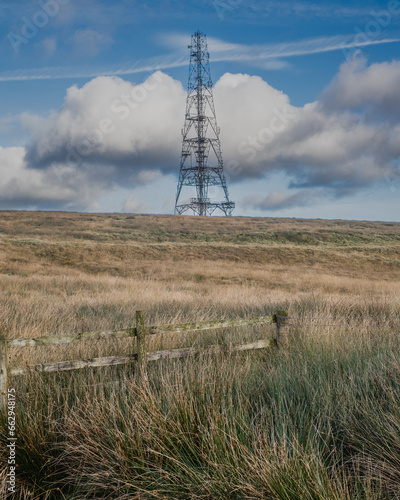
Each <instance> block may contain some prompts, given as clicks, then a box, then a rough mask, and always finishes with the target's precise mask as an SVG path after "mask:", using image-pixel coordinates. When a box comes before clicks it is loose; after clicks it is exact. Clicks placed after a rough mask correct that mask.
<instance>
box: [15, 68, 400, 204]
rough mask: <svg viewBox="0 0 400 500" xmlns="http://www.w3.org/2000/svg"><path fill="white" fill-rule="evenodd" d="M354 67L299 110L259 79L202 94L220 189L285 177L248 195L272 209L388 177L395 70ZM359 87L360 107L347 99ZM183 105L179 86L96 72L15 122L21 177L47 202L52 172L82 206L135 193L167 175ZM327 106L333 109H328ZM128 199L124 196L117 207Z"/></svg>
mask: <svg viewBox="0 0 400 500" xmlns="http://www.w3.org/2000/svg"><path fill="white" fill-rule="evenodd" d="M357 64H358V63H355V62H350V63H346V64H345V65H343V66H342V67H341V69H340V72H339V75H338V77H337V79H336V80H335V81H334V82H333V83H332V84H331V85H330V87H329V89H328V90H327V91H326V92H325V93H324V94H323V95H322V96H321V99H320V100H319V101H316V102H313V103H309V104H306V105H305V106H303V107H295V106H293V105H291V103H290V100H289V97H288V96H287V95H286V94H284V93H283V92H282V91H279V90H277V89H275V88H273V87H272V86H270V85H269V84H268V83H267V82H265V81H264V80H263V79H262V78H260V77H257V76H249V75H246V74H230V73H226V74H225V75H223V76H222V77H221V78H220V80H219V81H218V82H217V83H216V85H215V88H214V98H215V107H216V112H217V118H218V125H219V126H220V128H221V142H222V153H223V157H224V164H225V172H226V176H227V178H228V183H229V184H230V183H234V182H238V181H243V180H246V179H252V178H263V177H265V176H266V175H268V174H270V173H272V172H274V171H279V172H282V173H285V174H286V176H287V178H288V182H289V188H296V189H297V190H299V189H300V191H297V192H295V193H294V194H292V193H291V192H289V194H284V195H280V194H279V193H274V194H271V195H270V196H269V197H268V196H267V197H266V198H265V197H264V198H262V199H260V200H253V201H254V203H256V204H257V205H258V206H259V207H261V206H262V207H264V209H268V210H275V209H277V207H278V208H282V207H283V206H285V205H286V206H294V204H297V205H299V204H300V203H303V202H305V200H306V199H312V200H314V199H315V198H314V195H315V193H316V191H315V190H318V189H320V188H321V189H324V190H325V192H326V193H328V194H329V196H346V195H349V194H350V193H354V192H355V191H357V190H361V189H365V188H367V187H371V186H374V185H376V184H379V183H383V182H386V181H387V179H391V178H392V177H397V171H398V168H397V163H396V161H395V160H396V159H397V158H398V157H399V156H400V143H399V141H398V137H399V132H400V109H398V110H396V109H397V108H396V107H395V106H394V107H393V110H392V115H391V118H390V120H386V121H385V120H384V119H383V118H382V117H384V115H385V113H384V111H385V107H386V106H387V101H386V98H385V95H386V94H391V92H394V84H393V82H394V81H395V79H394V78H393V76H392V75H393V74H397V73H396V72H397V68H398V63H397V62H393V63H384V64H381V65H373V66H367V65H366V64H365V65H364V66H360V65H357ZM377 74H379V75H380V79H378V78H377ZM359 80H360V81H362V96H363V97H362V100H361V101H360V100H359V98H358V95H357V93H356V92H354V93H352V92H353V86H354V85H356V84H357V82H358V81H359ZM354 82H355V83H354ZM343 89H349V90H348V92H347V94H346V92H345V91H344V90H343ZM341 90H343V93H344V94H346V95H347V97H343V96H342V92H341ZM369 93H371V102H373V103H374V106H375V108H374V109H375V111H376V113H377V116H378V115H379V116H381V119H380V120H371V116H370V111H369V110H364V108H363V106H362V105H361V104H359V103H360V102H361V103H367V102H368V95H369ZM376 93H377V94H378V96H380V97H379V98H378V97H376ZM374 96H375V97H374ZM185 98H186V92H185V90H184V89H183V87H182V84H181V83H180V82H178V81H176V80H174V79H172V78H171V77H169V76H167V75H165V74H164V73H161V72H156V73H155V74H154V75H152V76H151V77H149V78H148V79H147V80H146V81H145V82H143V83H142V84H140V85H132V84H131V83H129V82H126V81H124V80H122V79H120V78H117V77H99V78H95V79H93V80H91V81H90V82H88V83H87V84H86V85H84V86H83V87H81V88H78V87H76V86H73V87H71V88H70V89H68V92H67V95H66V98H65V102H64V105H63V107H62V109H61V110H60V111H59V112H56V113H53V115H51V116H50V117H49V118H48V119H46V120H45V121H43V119H38V118H35V117H32V116H28V115H26V116H24V118H23V122H24V123H25V125H26V126H28V127H31V128H32V130H33V132H32V141H31V144H30V145H29V147H28V148H27V154H26V158H25V161H26V166H23V169H24V170H23V172H21V179H25V178H27V179H30V177H29V176H33V180H34V182H33V185H36V186H39V185H40V183H41V182H43V185H44V186H45V187H44V188H43V189H42V190H41V189H39V187H37V189H36V192H37V193H42V194H41V196H43V197H44V199H46V200H47V199H48V198H49V196H50V195H49V194H48V193H47V191H48V189H49V186H50V187H51V186H58V184H57V175H58V179H59V180H58V182H60V175H61V176H62V177H61V178H62V191H61V192H60V193H59V194H58V195H59V196H60V199H62V200H65V202H67V200H70V202H71V203H78V201H77V200H78V194H79V200H80V203H81V204H85V203H87V200H89V199H92V200H93V199H95V198H96V196H99V194H101V193H104V192H105V191H106V190H113V189H116V188H117V187H118V186H119V187H123V188H125V189H135V188H136V187H138V186H140V185H146V184H149V183H151V182H153V181H158V180H160V179H163V176H165V175H168V174H174V175H176V176H177V175H178V169H179V156H180V149H181V140H182V137H181V134H180V132H181V128H182V125H183V122H184V113H185ZM338 99H342V101H341V102H342V104H341V105H340V106H332V105H330V104H332V103H334V102H335V100H338ZM374 99H375V100H374ZM355 107H356V108H357V109H356V111H357V112H354V109H353V108H355ZM21 168H22V167H21ZM396 169H397V170H396ZM23 182H25V181H23ZM23 182H22V181H21V183H22V184H21V185H24V186H25V184H23ZM35 183H36V184H35ZM24 189H26V188H24ZM60 189H61V188H60ZM55 192H57V190H56V189H53V191H52V193H51V196H53V193H55ZM310 193H313V196H310ZM318 193H320V191H318ZM318 195H319V194H318ZM132 200H133V201H132ZM63 203H64V202H63ZM135 203H136V201H135V198H132V199H131V200H128V201H127V202H126V203H125V208H126V207H128V206H130V207H132V209H133V208H134V207H135Z"/></svg>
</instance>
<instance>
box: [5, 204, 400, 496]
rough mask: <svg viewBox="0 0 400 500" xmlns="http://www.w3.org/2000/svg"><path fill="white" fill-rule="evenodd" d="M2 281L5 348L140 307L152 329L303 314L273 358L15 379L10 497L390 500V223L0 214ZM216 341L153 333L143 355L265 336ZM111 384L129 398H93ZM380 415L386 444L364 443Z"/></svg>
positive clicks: (74, 353) (215, 337)
mask: <svg viewBox="0 0 400 500" xmlns="http://www.w3.org/2000/svg"><path fill="white" fill-rule="evenodd" d="M0 274H1V291H0V293H1V304H2V307H1V308H0V331H6V332H7V333H8V335H9V337H11V338H17V337H29V336H35V337H36V336H41V335H48V334H55V333H67V332H68V333H70V332H78V331H96V330H103V329H117V328H127V327H129V326H132V325H133V323H134V316H135V311H136V310H139V309H141V310H144V311H145V314H146V318H147V321H148V322H149V323H152V324H160V323H174V322H181V321H191V320H208V319H209V320H212V319H222V318H227V317H246V316H257V315H261V314H268V313H271V312H274V311H276V310H277V309H288V310H289V314H290V315H291V316H292V317H295V318H298V319H296V320H293V324H294V325H295V326H292V327H290V335H291V337H292V338H293V342H295V346H296V347H295V350H294V351H293V353H292V352H291V353H290V354H289V355H287V356H286V357H283V358H280V357H279V356H276V355H275V354H274V355H271V354H268V353H265V354H260V355H259V354H257V355H251V354H249V355H246V356H243V355H242V356H237V357H236V356H234V357H232V359H226V358H224V357H223V356H222V357H216V358H214V357H213V358H207V357H205V358H202V359H200V360H197V361H195V362H194V361H193V362H182V363H170V364H168V363H167V364H163V363H158V364H157V366H155V365H153V367H152V368H151V370H150V371H151V373H150V385H149V387H148V388H145V389H144V388H143V387H138V386H137V385H136V383H135V381H134V380H132V379H131V377H130V375H131V371H132V370H131V369H129V368H127V369H110V370H108V369H105V370H93V371H83V372H76V373H74V374H67V375H66V374H63V375H60V376H58V375H52V376H51V377H44V378H42V377H40V376H35V375H32V376H31V377H26V378H24V379H22V378H19V379H17V378H16V379H14V380H12V384H15V386H16V387H17V391H18V394H19V399H20V411H21V412H22V413H21V417H20V418H21V422H20V428H19V439H20V494H21V498H33V496H28V493H29V492H30V493H32V495H36V496H37V497H39V496H42V497H43V498H45V497H46V494H47V495H48V497H49V498H52V497H54V498H63V497H62V495H68V494H70V495H72V496H70V497H69V498H86V497H87V498H92V497H93V495H94V497H96V498H103V497H104V498H119V499H123V498H151V497H153V498H154V497H155V498H210V499H211V498H227V499H228V498H229V499H230V498H237V499H239V498H240V499H243V498H260V499H261V498H282V499H283V498H285V499H292V498H293V499H294V498H313V499H314V498H321V499H322V498H324V499H328V498H332V499H334V498H335V499H345V498H346V499H349V500H350V499H354V498H360V499H362V498H363V499H364V498H365V499H367V498H376V499H378V498H398V496H396V495H398V494H400V488H398V487H397V486H396V484H397V483H396V482H397V480H400V478H399V476H398V474H397V472H396V464H397V463H398V462H396V461H397V460H399V457H400V450H399V453H397V451H396V450H397V449H396V446H397V444H398V441H396V438H395V436H396V433H395V431H396V429H397V427H396V426H399V421H398V417H399V414H400V410H399V408H398V405H397V406H396V403H395V401H393V402H392V403H390V401H392V399H393V397H394V396H393V395H394V394H396V395H397V393H398V391H399V387H400V384H399V386H397V385H396V384H397V381H398V380H399V378H400V376H399V374H400V369H399V364H398V361H396V355H397V354H396V353H397V352H398V351H399V346H398V341H397V339H398V333H399V327H398V324H399V317H400V279H399V278H400V224H396V223H383V222H381V223H379V222H348V221H322V220H315V221H311V220H292V219H251V218H230V219H228V218H191V217H173V216H151V215H123V214H110V215H101V214H74V213H50V212H1V213H0ZM311 316H313V317H322V318H325V319H324V320H321V321H320V320H315V321H314V322H310V320H309V318H310V317H311ZM369 317H372V318H374V319H373V320H370V319H368V318H369ZM393 318H394V319H395V320H396V319H397V323H396V321H395V322H394V323H393ZM376 322H379V324H380V325H381V326H385V328H376V327H374V326H371V325H374V323H376ZM331 325H333V326H331ZM221 335H222V334H221V332H217V333H216V334H207V335H204V334H202V335H198V334H191V335H187V336H182V335H174V336H164V337H159V338H157V336H155V337H154V338H153V339H152V340H151V345H150V349H153V348H154V349H160V348H169V347H180V346H182V347H183V346H187V345H203V344H207V343H215V342H216V341H217V342H227V341H228V338H229V341H237V342H241V341H243V340H244V341H246V340H250V339H255V338H260V337H262V336H264V335H265V331H263V329H260V328H258V329H253V330H248V331H243V330H236V331H231V332H228V333H227V336H224V337H222V336H221ZM130 342H131V341H130V340H129V339H127V340H120V341H118V342H96V343H89V344H81V345H75V346H74V347H71V346H68V347H67V348H65V347H54V348H51V349H40V348H30V349H20V350H17V349H12V350H10V362H11V363H12V364H14V365H21V364H22V365H23V364H34V363H39V362H49V361H58V360H62V359H78V358H82V357H83V358H85V357H94V356H98V355H111V354H117V353H121V352H127V351H129V352H131V351H132V346H131V345H130ZM397 359H398V358H397ZM335 363H336V364H335ZM388 373H390V374H391V375H390V377H389V376H388ZM115 377H119V378H120V379H121V381H123V384H124V386H125V388H126V392H125V391H120V390H117V391H115V388H114V389H112V388H111V387H109V386H107V385H104V382H105V381H109V380H110V378H115ZM335 377H336V379H335ZM349 377H350V378H349ZM349 380H352V381H353V382H352V384H353V385H351V384H350V389H351V390H350V389H349V387H348V386H349V383H348V381H349ZM121 383H122V382H121ZM99 384H100V385H99ZM210 384H211V385H210ZM85 386H89V387H91V389H87V388H85ZM376 387H380V390H381V393H380V394H381V395H382V394H385V405H386V406H385V405H383V402H382V401H377V400H376V399H374V398H376V393H375V392H374V391H375V389H374V388H376ZM279 388H281V390H279ZM296 391H297V392H296ZM335 391H337V392H335ZM351 391H353V392H351ZM27 393H28V395H26V394H27ZM32 394H34V395H35V396H34V398H32ZM299 394H303V396H304V400H301V399H300V400H299ZM316 394H319V396H318V397H320V398H321V403H320V404H319V403H318V402H317V401H316V400H315V397H316ZM363 398H364V399H363ZM391 398H392V399H391ZM354 399H356V400H357V401H353V400H354ZM362 401H364V403H365V404H361V403H362ZM356 402H357V404H356ZM353 403H354V404H353ZM230 405H233V407H234V410H232V408H231V406H230ZM346 405H347V406H348V409H347V410H348V411H347V410H346V411H344V410H345V409H346ZM374 405H375V407H376V408H377V410H376V412H375V413H374V415H372V413H371V408H372V407H374ZM285 408H286V413H285ZM388 408H389V409H388ZM380 412H383V414H385V412H386V415H387V417H385V418H383V417H382V415H381V414H380ZM22 414H23V415H25V416H24V417H22ZM360 415H361V416H360ZM363 415H364V417H363ZM357 416H358V417H357ZM357 418H359V421H357ZM135 419H136V420H135ZM374 419H375V420H374ZM379 419H381V424H379V425H381V427H382V429H381V430H382V432H383V434H384V435H385V436H386V438H387V441H386V444H385V443H381V442H379V440H378V439H377V438H376V439H373V440H372V441H373V444H374V446H372V445H371V443H369V444H368V443H366V442H363V441H362V434H363V432H364V431H363V429H364V430H365V429H367V428H368V429H369V431H368V432H371V425H372V423H371V422H375V423H376V422H380V420H379ZM135 421H136V424H135V425H133V423H132V422H135ZM272 422H275V423H274V424H273V423H272ZM360 422H361V423H362V425H364V427H362V425H361V424H360ZM358 424H360V425H359V426H358V427H357V425H358ZM263 426H264V427H263ZM32 428H35V429H36V430H35V432H33V433H32V432H31V431H29V429H32ZM107 429H108V430H107ZM155 429H158V431H157V432H155ZM285 429H286V431H285ZM138 433H139V434H138ZM274 433H275V437H274ZM318 433H319V434H318ZM118 436H119V437H118ZM174 436H181V438H180V439H181V441H180V442H179V443H178V442H177V441H175V438H174ZM119 440H122V441H119ZM178 441H179V440H178ZM378 444H379V446H380V448H379V446H378ZM341 446H342V447H345V449H341V448H340V447H341ZM368 446H369V448H368ZM390 447H392V448H393V447H394V450H395V451H394V452H393V453H391V452H390V449H391V448H390ZM55 450H57V451H55ZM362 450H369V451H368V453H364V452H363V451H362ZM335 454H337V456H336V455H335ZM334 455H335V457H334ZM1 457H2V458H4V454H3V455H1V454H0V459H1ZM88 457H90V460H89V462H90V463H89V462H88ZM385 457H386V458H385ZM35 460H36V461H37V463H36V462H35ZM177 460H179V464H180V465H179V467H178V466H177V462H176V461H177ZM341 461H342V463H341ZM83 464H86V465H83ZM46 468H47V469H46ZM370 469H371V470H375V472H374V473H372V472H371V473H368V472H366V471H368V470H370ZM46 470H47V471H46ZM57 470H59V471H62V474H64V476H63V477H60V476H59V475H57ZM357 471H358V472H357ZM376 471H379V473H380V474H381V476H380V478H377V472H376ZM335 477H336V479H335ZM74 478H75V479H74ZM185 482H186V483H185ZM285 484H286V486H285ZM58 485H59V486H62V487H63V494H61V493H59V492H57V491H56V488H57V487H58ZM53 490H54V491H53ZM50 491H52V493H50ZM71 491H73V492H74V493H71ZM301 491H303V492H307V493H304V495H303V496H301V495H302V493H301ZM46 492H47V493H46ZM299 492H300V493H299ZM30 493H29V494H30ZM196 495H198V496H196Z"/></svg>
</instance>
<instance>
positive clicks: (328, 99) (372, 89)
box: [321, 54, 400, 120]
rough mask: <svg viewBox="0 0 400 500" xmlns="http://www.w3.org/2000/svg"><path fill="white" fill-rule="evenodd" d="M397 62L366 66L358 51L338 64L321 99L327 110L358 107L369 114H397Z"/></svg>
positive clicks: (399, 99) (399, 110) (399, 109)
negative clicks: (337, 68)
mask: <svg viewBox="0 0 400 500" xmlns="http://www.w3.org/2000/svg"><path fill="white" fill-rule="evenodd" d="M399 82H400V61H392V62H383V63H375V64H371V65H370V66H368V65H367V60H366V58H365V57H363V56H362V55H361V54H355V57H354V58H353V59H352V60H351V61H350V62H348V63H344V64H342V66H341V67H340V70H339V73H338V75H337V77H336V78H335V79H334V81H333V82H332V83H331V85H330V86H329V87H328V88H327V89H326V90H325V91H324V92H323V94H322V96H321V102H322V104H323V105H325V107H327V108H329V109H330V110H333V109H342V110H343V109H362V108H367V110H368V111H369V112H370V113H372V114H373V115H376V114H378V115H380V116H382V114H383V116H387V115H391V116H394V118H395V119H396V120H398V118H399V116H400V93H399Z"/></svg>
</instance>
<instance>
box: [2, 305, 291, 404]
mask: <svg viewBox="0 0 400 500" xmlns="http://www.w3.org/2000/svg"><path fill="white" fill-rule="evenodd" d="M286 318H287V312H286V311H278V312H277V313H276V314H273V315H270V316H259V317H256V318H245V319H231V320H222V321H203V322H195V323H181V324H175V325H156V326H146V325H145V319H144V314H143V312H142V311H137V312H136V326H135V327H133V328H126V329H124V330H114V331H102V332H83V333H76V334H70V335H54V336H46V337H38V338H20V339H12V340H8V339H7V336H6V335H5V334H1V333H0V410H1V409H2V408H3V407H4V406H5V405H6V404H7V388H8V376H16V375H25V374H26V373H28V372H30V371H36V372H59V371H65V370H78V369H82V368H88V367H101V366H113V365H122V364H127V363H134V362H136V363H137V370H136V374H137V377H139V378H140V379H142V380H146V379H147V362H148V361H158V360H161V359H176V358H183V357H188V356H192V355H194V354H199V353H202V352H212V353H216V352H221V351H225V350H229V351H230V352H236V351H247V350H254V349H265V348H267V347H271V346H278V347H279V348H282V347H286V346H287V338H286V334H285V333H284V331H283V330H282V328H281V327H282V326H284V325H285V320H286ZM271 323H275V324H276V335H275V337H272V338H267V339H264V340H258V341H256V342H251V343H248V344H242V345H233V346H220V345H214V346H211V347H209V348H205V349H195V348H193V347H189V348H185V349H171V350H166V351H157V352H150V353H148V352H147V349H146V337H147V336H148V335H155V334H159V333H183V332H193V331H204V330H216V329H227V328H234V327H243V326H258V325H266V324H271ZM128 337H132V338H133V342H134V344H136V345H134V348H135V350H136V353H135V354H128V355H121V356H108V357H100V358H91V359H86V360H69V361H61V362H58V363H45V364H39V365H32V366H26V367H17V368H9V367H8V356H7V351H8V348H9V347H18V348H22V347H33V346H50V345H63V344H64V345H65V344H72V343H75V342H84V341H87V340H103V339H116V338H118V339H120V338H128Z"/></svg>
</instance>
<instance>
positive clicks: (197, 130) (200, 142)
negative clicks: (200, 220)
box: [175, 31, 235, 215]
mask: <svg viewBox="0 0 400 500" xmlns="http://www.w3.org/2000/svg"><path fill="white" fill-rule="evenodd" d="M188 48H189V49H190V65H189V82H188V93H187V99H186V114H185V125H184V127H183V129H182V135H183V141H182V154H181V163H180V171H179V181H178V189H177V193H176V202H175V214H183V213H184V212H186V211H187V210H192V211H193V213H194V215H211V214H212V213H213V212H214V211H215V210H216V209H220V210H222V212H224V214H225V215H231V214H232V210H233V209H234V208H235V204H234V202H233V201H230V200H229V194H228V188H227V186H226V179H225V175H224V172H223V162H222V154H221V143H220V140H219V128H218V126H217V120H216V117H215V108H214V99H213V93H212V81H211V73H210V63H209V54H208V51H207V38H206V35H204V34H203V33H200V32H199V31H197V32H196V33H194V34H193V35H192V42H191V45H189V46H188ZM186 186H191V187H192V188H193V187H195V188H196V195H197V196H196V197H195V198H190V201H189V202H188V203H181V204H179V198H180V196H181V192H182V188H183V187H186ZM210 186H218V187H220V188H221V189H222V191H223V193H224V196H225V199H224V201H220V202H212V201H211V200H210V198H208V188H209V187H210Z"/></svg>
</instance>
